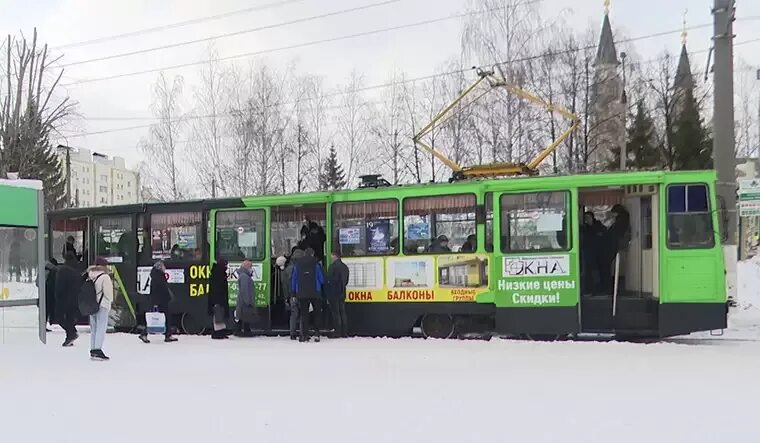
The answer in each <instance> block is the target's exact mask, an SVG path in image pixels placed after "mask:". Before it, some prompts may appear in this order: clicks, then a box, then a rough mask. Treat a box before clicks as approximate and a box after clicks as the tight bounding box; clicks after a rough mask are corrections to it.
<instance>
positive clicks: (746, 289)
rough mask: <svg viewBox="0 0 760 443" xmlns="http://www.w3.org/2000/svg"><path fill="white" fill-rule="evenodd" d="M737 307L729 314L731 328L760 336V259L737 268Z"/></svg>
mask: <svg viewBox="0 0 760 443" xmlns="http://www.w3.org/2000/svg"><path fill="white" fill-rule="evenodd" d="M737 283H738V285H739V287H738V295H737V300H736V302H737V306H736V308H734V309H731V311H730V312H729V327H730V328H731V329H735V330H742V331H745V332H757V333H758V334H757V335H760V257H757V256H755V257H753V258H751V259H749V260H744V261H741V262H739V264H738V266H737Z"/></svg>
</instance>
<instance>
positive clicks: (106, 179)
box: [100, 174, 108, 182]
mask: <svg viewBox="0 0 760 443" xmlns="http://www.w3.org/2000/svg"><path fill="white" fill-rule="evenodd" d="M100 179H101V180H102V181H104V182H105V181H108V176H107V175H105V174H101V175H100Z"/></svg>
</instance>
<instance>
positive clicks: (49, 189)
mask: <svg viewBox="0 0 760 443" xmlns="http://www.w3.org/2000/svg"><path fill="white" fill-rule="evenodd" d="M0 54H2V55H1V56H0V85H2V87H0V177H5V176H6V173H7V172H9V169H12V170H13V172H19V173H20V175H21V176H23V177H34V178H39V179H41V180H43V181H44V182H45V186H46V197H47V198H46V203H47V206H48V207H57V206H60V204H61V203H62V202H63V201H64V195H63V193H64V189H63V187H64V185H63V178H62V177H61V171H60V165H59V164H58V162H57V158H56V156H55V154H54V153H53V152H52V148H51V146H50V142H49V138H50V137H51V136H52V135H54V134H55V133H56V132H57V131H58V129H59V128H60V127H61V125H63V124H64V123H65V120H66V119H67V118H68V117H70V116H72V115H73V113H74V111H75V107H76V104H75V103H74V102H73V101H72V100H71V99H70V98H69V97H67V96H65V95H64V96H63V98H61V97H60V96H59V95H58V94H59V92H60V88H58V84H59V82H60V80H61V77H62V76H63V70H60V71H59V72H58V73H57V74H55V73H53V72H52V69H53V66H54V64H55V63H56V62H58V61H59V60H60V57H58V58H55V57H53V58H51V57H50V54H49V53H48V47H47V44H44V45H42V46H40V43H39V42H38V36H37V30H36V29H35V30H34V33H33V34H32V39H31V41H29V40H27V39H26V38H25V37H23V36H22V37H20V38H14V37H12V36H10V35H9V36H8V38H7V39H6V40H5V41H4V42H3V43H0ZM66 197H68V201H67V203H68V202H70V200H71V199H70V195H67V196H66Z"/></svg>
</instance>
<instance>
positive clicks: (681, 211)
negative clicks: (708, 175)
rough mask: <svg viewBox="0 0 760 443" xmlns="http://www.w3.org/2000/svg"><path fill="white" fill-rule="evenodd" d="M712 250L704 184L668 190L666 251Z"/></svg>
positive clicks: (709, 215)
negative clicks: (668, 248)
mask: <svg viewBox="0 0 760 443" xmlns="http://www.w3.org/2000/svg"><path fill="white" fill-rule="evenodd" d="M713 246H715V233H714V232H713V224H712V213H711V212H710V202H709V191H708V189H707V186H706V185H704V184H693V185H671V186H668V247H670V248H671V249H688V248H712V247H713Z"/></svg>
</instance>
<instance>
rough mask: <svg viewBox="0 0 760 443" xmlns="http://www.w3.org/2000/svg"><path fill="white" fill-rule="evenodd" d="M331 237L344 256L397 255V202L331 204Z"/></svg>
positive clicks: (376, 201)
mask: <svg viewBox="0 0 760 443" xmlns="http://www.w3.org/2000/svg"><path fill="white" fill-rule="evenodd" d="M332 211H333V217H332V225H333V229H332V240H333V245H335V246H334V247H337V248H340V251H341V253H342V255H343V256H345V257H366V256H379V255H396V254H398V201H397V200H394V199H391V200H373V201H362V202H347V203H335V204H334V205H333V206H332Z"/></svg>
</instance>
